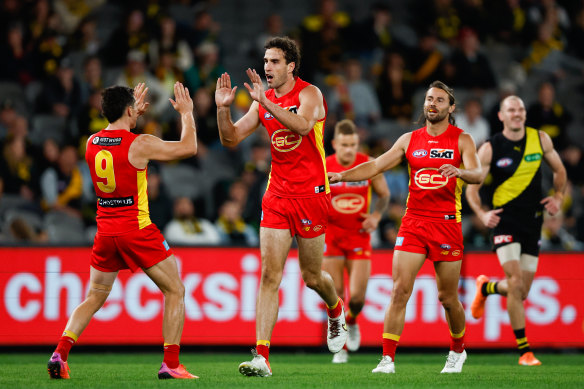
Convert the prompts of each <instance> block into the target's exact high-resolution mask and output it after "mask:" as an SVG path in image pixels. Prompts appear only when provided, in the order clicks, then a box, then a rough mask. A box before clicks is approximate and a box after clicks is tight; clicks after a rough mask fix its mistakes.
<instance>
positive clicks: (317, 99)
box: [245, 69, 325, 136]
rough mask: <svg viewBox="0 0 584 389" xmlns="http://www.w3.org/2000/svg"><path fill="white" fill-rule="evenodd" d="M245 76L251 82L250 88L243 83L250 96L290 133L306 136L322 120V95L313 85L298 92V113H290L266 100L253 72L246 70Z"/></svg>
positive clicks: (259, 80)
mask: <svg viewBox="0 0 584 389" xmlns="http://www.w3.org/2000/svg"><path fill="white" fill-rule="evenodd" d="M247 75H248V77H249V79H250V80H251V82H252V85H251V86H250V85H249V84H248V83H245V87H246V88H247V90H248V91H249V94H250V96H251V97H252V98H253V99H254V100H255V101H256V102H258V103H259V104H261V106H262V107H264V108H265V109H266V110H267V111H268V112H269V113H271V114H272V116H274V117H275V118H276V119H277V120H278V121H279V122H280V123H282V124H283V125H284V126H285V127H286V128H287V129H289V130H290V131H292V132H295V133H297V134H299V135H302V136H304V135H307V134H308V133H309V132H310V131H311V130H312V128H313V127H314V125H315V124H316V122H317V121H318V120H319V119H322V118H324V115H325V111H324V104H323V97H322V93H321V92H320V90H319V89H318V88H317V87H315V86H314V85H310V86H308V87H306V88H304V89H303V90H302V91H301V92H300V94H299V95H298V99H299V100H300V107H298V112H296V113H292V112H290V111H288V110H287V109H284V108H282V107H280V106H279V105H277V104H274V103H273V102H271V101H270V100H268V99H267V98H266V94H265V93H264V86H263V84H262V80H261V77H260V76H259V74H258V73H257V72H256V71H255V70H252V69H247Z"/></svg>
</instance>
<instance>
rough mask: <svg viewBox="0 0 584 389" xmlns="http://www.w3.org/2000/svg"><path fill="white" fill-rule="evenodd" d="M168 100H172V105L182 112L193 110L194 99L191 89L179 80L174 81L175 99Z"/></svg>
mask: <svg viewBox="0 0 584 389" xmlns="http://www.w3.org/2000/svg"><path fill="white" fill-rule="evenodd" d="M168 100H170V104H172V107H173V108H174V109H175V110H176V111H177V112H178V113H180V114H184V113H189V112H190V113H192V112H193V99H191V95H190V94H189V90H188V88H185V86H184V85H183V84H181V83H180V82H178V81H177V82H175V83H174V100H173V99H168Z"/></svg>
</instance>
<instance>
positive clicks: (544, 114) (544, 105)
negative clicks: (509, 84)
mask: <svg viewBox="0 0 584 389" xmlns="http://www.w3.org/2000/svg"><path fill="white" fill-rule="evenodd" d="M571 120H572V115H571V114H570V112H568V111H567V109H566V108H565V107H564V106H562V104H560V103H559V102H558V101H557V100H556V89H555V87H554V85H553V84H552V83H551V82H543V83H542V84H541V85H540V86H539V88H538V91H537V101H536V102H535V103H533V104H531V105H530V106H529V107H528V108H527V122H526V125H528V126H529V127H533V128H535V129H538V130H541V131H544V132H545V133H547V134H548V135H549V136H550V138H552V141H553V142H554V147H555V149H556V150H557V151H558V152H559V153H562V151H563V150H564V149H565V148H566V147H568V145H569V143H570V140H569V138H568V131H567V127H568V124H569V123H570V121H571Z"/></svg>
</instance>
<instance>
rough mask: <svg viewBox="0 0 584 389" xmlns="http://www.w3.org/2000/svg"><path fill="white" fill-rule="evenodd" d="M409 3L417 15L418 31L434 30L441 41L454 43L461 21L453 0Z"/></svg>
mask: <svg viewBox="0 0 584 389" xmlns="http://www.w3.org/2000/svg"><path fill="white" fill-rule="evenodd" d="M411 4H412V6H413V14H414V15H417V19H416V20H417V22H418V23H417V30H418V31H419V32H421V33H422V34H425V33H428V32H434V33H436V36H437V37H438V39H440V40H441V41H443V42H447V43H449V44H453V43H454V41H455V40H456V38H457V37H458V33H459V29H460V28H461V21H460V16H459V15H458V10H457V8H456V7H455V4H454V1H453V0H418V1H414V2H412V3H411ZM420 10H423V11H424V12H420Z"/></svg>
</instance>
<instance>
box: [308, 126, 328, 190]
mask: <svg viewBox="0 0 584 389" xmlns="http://www.w3.org/2000/svg"><path fill="white" fill-rule="evenodd" d="M312 129H313V130H314V142H315V143H316V149H317V150H318V152H319V153H320V158H321V159H322V168H323V169H324V182H325V189H326V190H325V193H331V187H330V186H329V180H328V175H327V174H326V155H325V152H324V120H321V121H318V122H316V124H315V125H314V127H312Z"/></svg>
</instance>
